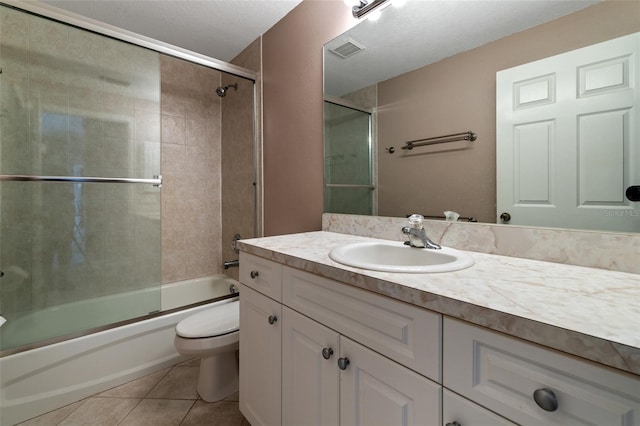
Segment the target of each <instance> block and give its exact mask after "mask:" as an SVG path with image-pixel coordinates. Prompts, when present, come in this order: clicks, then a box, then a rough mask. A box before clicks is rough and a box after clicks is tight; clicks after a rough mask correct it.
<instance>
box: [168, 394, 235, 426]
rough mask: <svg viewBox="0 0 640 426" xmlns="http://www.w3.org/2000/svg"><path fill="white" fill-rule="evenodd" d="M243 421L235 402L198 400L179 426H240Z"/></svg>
mask: <svg viewBox="0 0 640 426" xmlns="http://www.w3.org/2000/svg"><path fill="white" fill-rule="evenodd" d="M244 421H245V419H244V417H243V416H242V413H240V410H239V409H238V403H237V402H226V401H220V402H204V401H202V400H198V401H196V403H195V404H194V406H193V408H192V409H191V411H189V414H187V417H186V418H185V419H184V421H183V422H182V423H181V425H180V426H242V424H243V422H244Z"/></svg>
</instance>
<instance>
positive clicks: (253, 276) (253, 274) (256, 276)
mask: <svg viewBox="0 0 640 426" xmlns="http://www.w3.org/2000/svg"><path fill="white" fill-rule="evenodd" d="M249 275H250V276H251V278H253V279H254V280H255V279H256V278H258V275H260V274H259V273H258V271H251V272H250V273H249Z"/></svg>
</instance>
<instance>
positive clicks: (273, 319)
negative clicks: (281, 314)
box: [269, 315, 278, 325]
mask: <svg viewBox="0 0 640 426" xmlns="http://www.w3.org/2000/svg"><path fill="white" fill-rule="evenodd" d="M276 322H278V317H277V316H276V315H269V324H271V325H273V324H275V323H276Z"/></svg>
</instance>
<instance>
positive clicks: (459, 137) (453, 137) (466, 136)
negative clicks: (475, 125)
mask: <svg viewBox="0 0 640 426" xmlns="http://www.w3.org/2000/svg"><path fill="white" fill-rule="evenodd" d="M476 139H478V135H476V134H475V133H473V132H472V131H471V130H469V131H468V132H463V133H453V134H450V135H444V136H435V137H432V138H425V139H416V140H412V141H408V142H405V144H404V146H403V147H402V149H408V150H411V149H413V148H415V147H418V146H425V145H435V144H438V143H446V142H455V141H470V142H473V141H475V140H476Z"/></svg>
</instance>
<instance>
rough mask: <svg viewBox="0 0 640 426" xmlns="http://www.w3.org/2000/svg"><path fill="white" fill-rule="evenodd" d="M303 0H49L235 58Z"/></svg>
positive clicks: (144, 32)
mask: <svg viewBox="0 0 640 426" xmlns="http://www.w3.org/2000/svg"><path fill="white" fill-rule="evenodd" d="M301 1H302V0H145V1H134V0H44V1H42V2H43V3H47V4H49V5H51V6H56V7H59V8H61V9H65V10H68V11H70V12H73V13H77V14H79V15H82V16H85V17H88V18H91V19H95V20H97V21H100V22H104V23H107V24H110V25H114V26H116V27H119V28H123V29H125V30H129V31H132V32H134V33H137V34H141V35H144V36H147V37H151V38H153V39H156V40H160V41H163V42H165V43H169V44H172V45H174V46H179V47H182V48H184V49H188V50H191V51H193V52H197V53H201V54H203V55H206V56H209V57H211V58H215V59H219V60H222V61H226V62H229V61H230V60H231V59H233V58H234V57H235V56H236V55H237V54H238V53H240V52H241V51H242V50H243V49H244V48H245V47H247V46H248V45H249V44H250V43H251V42H253V41H254V40H255V39H256V38H258V37H259V36H260V35H261V34H263V33H265V32H266V31H267V30H268V29H269V28H271V27H272V26H273V25H274V24H275V23H276V22H278V21H279V20H280V19H282V18H283V17H284V16H285V15H286V14H287V13H289V12H290V11H291V10H292V9H293V8H294V7H296V6H297V5H298V3H300V2H301Z"/></svg>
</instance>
